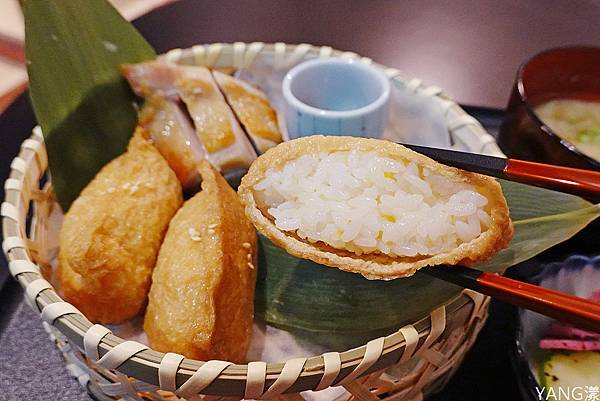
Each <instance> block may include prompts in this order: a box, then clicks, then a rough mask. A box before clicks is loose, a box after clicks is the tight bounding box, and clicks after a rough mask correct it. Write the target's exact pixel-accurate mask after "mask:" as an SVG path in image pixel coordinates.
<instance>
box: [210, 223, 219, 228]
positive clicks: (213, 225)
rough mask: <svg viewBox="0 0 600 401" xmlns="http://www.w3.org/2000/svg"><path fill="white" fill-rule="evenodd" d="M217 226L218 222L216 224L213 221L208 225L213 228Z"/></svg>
mask: <svg viewBox="0 0 600 401" xmlns="http://www.w3.org/2000/svg"><path fill="white" fill-rule="evenodd" d="M217 226H218V224H217V223H214V224H211V225H209V226H208V228H215V227H217Z"/></svg>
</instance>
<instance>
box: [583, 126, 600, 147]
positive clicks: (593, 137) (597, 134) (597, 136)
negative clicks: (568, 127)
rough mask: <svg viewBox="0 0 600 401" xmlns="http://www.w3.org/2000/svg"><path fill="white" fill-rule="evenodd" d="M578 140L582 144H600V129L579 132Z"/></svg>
mask: <svg viewBox="0 0 600 401" xmlns="http://www.w3.org/2000/svg"><path fill="white" fill-rule="evenodd" d="M577 140H578V141H579V142H582V143H592V142H600V128H586V129H583V130H581V131H579V132H578V133H577Z"/></svg>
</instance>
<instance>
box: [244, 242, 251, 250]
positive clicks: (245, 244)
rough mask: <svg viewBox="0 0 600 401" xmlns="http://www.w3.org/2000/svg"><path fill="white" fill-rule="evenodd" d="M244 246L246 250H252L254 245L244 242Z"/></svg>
mask: <svg viewBox="0 0 600 401" xmlns="http://www.w3.org/2000/svg"><path fill="white" fill-rule="evenodd" d="M242 246H243V247H244V248H246V249H250V248H252V245H250V243H249V242H244V243H243V244H242Z"/></svg>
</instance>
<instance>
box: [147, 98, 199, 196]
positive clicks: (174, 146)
mask: <svg viewBox="0 0 600 401" xmlns="http://www.w3.org/2000/svg"><path fill="white" fill-rule="evenodd" d="M139 125H140V127H142V128H143V129H145V130H146V131H147V132H148V133H149V135H150V137H151V138H152V140H153V142H154V146H156V148H157V149H158V151H159V152H160V153H161V155H162V156H163V157H164V158H165V160H166V161H167V163H169V166H170V167H171V168H172V169H173V171H175V174H176V175H177V178H178V179H179V181H180V182H181V184H182V185H183V187H184V188H197V187H198V185H199V184H200V176H199V174H198V169H197V166H198V164H199V163H200V161H201V160H205V159H206V158H207V154H206V149H205V148H204V146H203V145H202V143H201V142H200V140H199V139H198V137H197V136H196V132H195V130H194V127H193V125H192V123H191V121H190V120H189V118H188V116H187V115H186V112H185V111H184V110H182V106H181V104H180V103H179V102H178V101H176V100H172V99H169V98H168V97H166V96H163V95H162V94H160V93H158V92H157V93H154V94H151V95H150V96H149V97H147V98H146V102H145V103H144V107H143V108H142V110H141V112H140V118H139Z"/></svg>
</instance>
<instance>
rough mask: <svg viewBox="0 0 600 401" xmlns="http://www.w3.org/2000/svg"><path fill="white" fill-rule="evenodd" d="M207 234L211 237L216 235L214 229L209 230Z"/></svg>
mask: <svg viewBox="0 0 600 401" xmlns="http://www.w3.org/2000/svg"><path fill="white" fill-rule="evenodd" d="M207 233H208V234H209V235H213V234H214V233H215V230H213V229H212V228H209V229H208V231H207Z"/></svg>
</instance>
